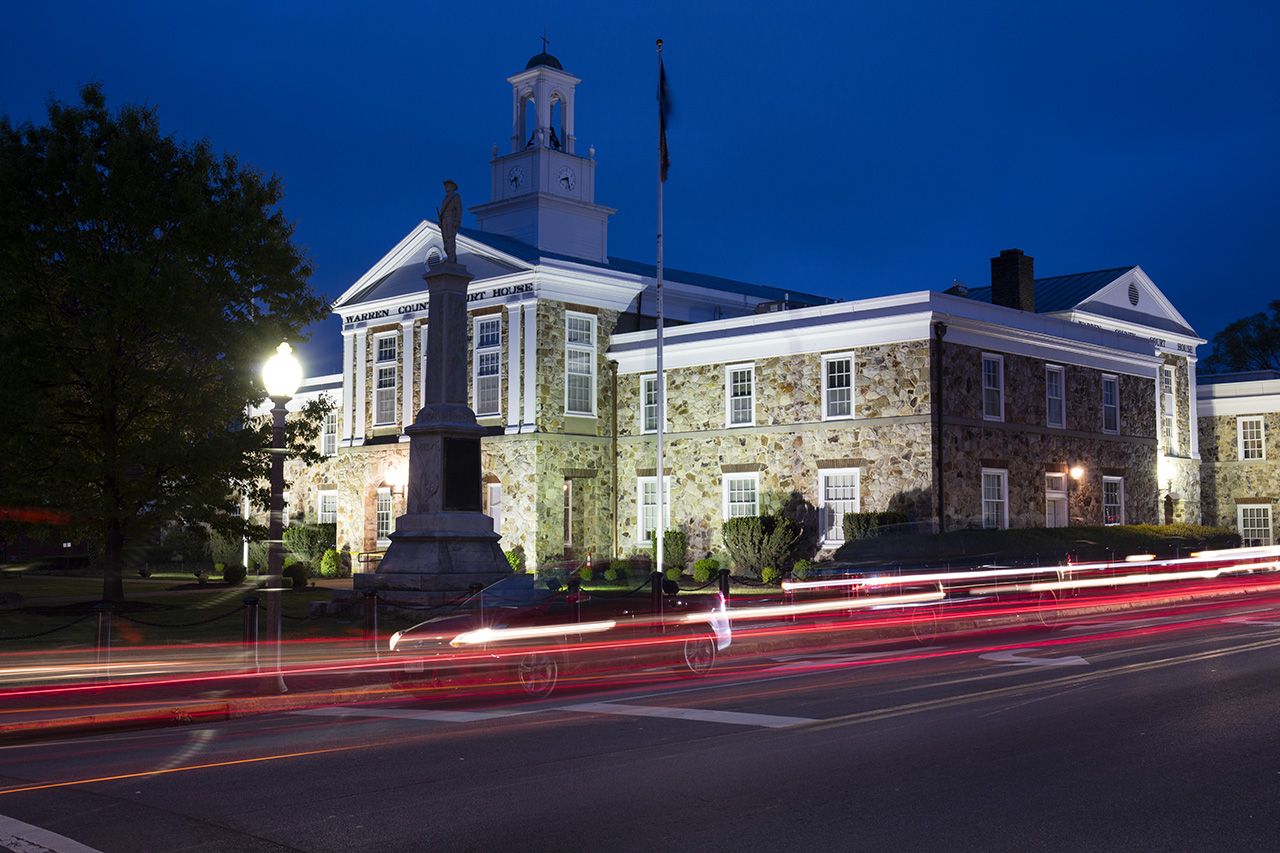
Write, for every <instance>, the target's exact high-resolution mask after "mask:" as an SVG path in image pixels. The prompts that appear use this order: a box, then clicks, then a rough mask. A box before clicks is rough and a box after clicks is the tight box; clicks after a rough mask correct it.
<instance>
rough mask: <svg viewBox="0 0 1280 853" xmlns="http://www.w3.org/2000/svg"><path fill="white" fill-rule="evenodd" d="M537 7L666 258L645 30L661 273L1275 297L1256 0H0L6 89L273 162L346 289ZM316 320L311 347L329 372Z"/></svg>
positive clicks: (529, 50)
mask: <svg viewBox="0 0 1280 853" xmlns="http://www.w3.org/2000/svg"><path fill="white" fill-rule="evenodd" d="M534 10H536V11H534ZM544 31H545V33H546V37H547V39H548V40H549V41H550V44H549V46H548V51H549V52H550V53H552V54H554V55H555V56H556V57H558V58H559V59H560V61H561V63H562V64H563V66H564V68H565V70H566V71H568V72H569V73H570V74H573V75H574V76H576V77H579V78H581V80H582V83H580V84H579V85H578V89H577V116H576V122H577V128H576V129H577V136H578V146H579V147H578V152H579V153H585V152H586V149H587V148H588V147H589V146H595V149H596V159H597V161H598V163H599V166H598V167H597V172H596V176H597V190H596V201H597V203H599V204H604V205H607V206H610V207H615V208H617V209H618V213H617V214H616V215H615V216H614V217H613V219H612V220H611V227H610V229H609V237H610V240H609V252H610V254H611V255H614V256H618V257H624V258H633V259H637V260H645V261H650V262H652V260H653V258H654V253H655V233H656V226H655V220H656V198H657V190H656V173H657V152H656V147H657V146H656V136H657V104H656V100H655V89H656V82H657V54H656V52H655V47H654V41H655V39H657V38H662V39H663V40H664V41H665V45H666V46H665V51H664V57H665V61H666V67H667V75H668V80H669V83H670V86H671V90H672V94H673V97H674V101H675V109H676V112H675V114H674V115H673V117H672V123H671V126H670V130H669V140H670V145H671V158H672V165H671V172H670V177H669V180H668V182H667V184H666V190H665V197H666V204H665V230H666V236H665V261H666V264H667V265H668V266H670V267H675V268H679V269H685V270H693V271H697V272H704V273H710V274H714V275H721V276H726V277H730V278H737V279H741V280H744V281H749V282H753V283H757V284H768V285H773V286H776V287H780V288H784V289H785V288H794V289H795V290H799V291H805V292H811V293H818V294H823V295H830V296H834V297H838V298H842V299H859V298H864V297H873V296H880V295H885V294H889V293H898V292H906V291H913V290H925V289H932V290H941V289H945V288H947V287H949V286H950V285H951V284H952V282H953V280H957V279H958V280H961V281H966V282H968V283H969V284H971V285H975V286H976V285H983V284H989V283H990V262H989V259H990V258H991V257H992V256H993V255H996V254H998V253H999V251H1000V250H1001V249H1007V248H1015V247H1016V248H1020V249H1022V250H1023V251H1025V252H1026V253H1027V254H1029V255H1032V256H1034V257H1035V259H1036V267H1035V268H1036V274H1037V276H1040V277H1044V276H1051V275H1062V274H1067V273H1075V272H1086V271H1090V270H1098V269H1108V268H1112V267H1120V266H1126V265H1131V264H1138V265H1141V266H1142V268H1143V269H1144V270H1146V272H1147V273H1148V274H1149V275H1150V276H1151V277H1152V279H1153V280H1154V281H1155V283H1156V285H1157V286H1158V287H1160V288H1161V289H1162V290H1163V291H1164V293H1165V294H1166V295H1167V296H1168V297H1169V298H1170V299H1171V300H1172V302H1173V303H1174V305H1175V307H1176V308H1177V309H1178V310H1179V311H1180V312H1181V313H1182V315H1183V316H1184V317H1185V318H1186V319H1187V320H1188V321H1189V322H1190V323H1191V325H1192V326H1193V327H1194V328H1195V329H1196V331H1197V332H1198V333H1199V334H1200V335H1201V336H1202V337H1205V338H1212V336H1213V334H1214V333H1215V332H1217V331H1219V330H1220V329H1221V328H1222V327H1223V326H1224V325H1225V324H1226V323H1228V322H1230V321H1231V320H1233V319H1236V318H1238V317H1241V316H1244V315H1247V314H1252V313H1256V312H1258V311H1262V310H1264V308H1265V306H1266V304H1267V302H1269V301H1270V300H1272V299H1276V298H1280V292H1278V290H1280V289H1278V288H1277V287H1276V285H1275V283H1274V281H1275V276H1274V271H1273V270H1272V269H1271V267H1272V266H1274V263H1275V261H1274V257H1273V255H1272V251H1273V249H1274V246H1275V242H1276V240H1277V236H1278V235H1280V205H1278V204H1277V199H1280V157H1278V154H1280V110H1278V109H1277V104H1278V103H1280V96H1278V95H1277V92H1280V71H1278V70H1277V68H1278V66H1277V60H1276V47H1275V39H1276V36H1277V33H1280V3H1275V2H1274V0H1271V2H1256V3H1251V2H1231V0H1227V2H1217V3H1213V4H1210V3H1207V2H1204V3H1191V2H1175V3H1169V2H1167V0H1165V2H1124V0H1118V1H1117V2H1079V0H1076V2H1071V3H1059V4H1051V3H1028V2H1025V0H1018V1H1017V2H984V0H977V1H976V2H969V3H955V2H923V0H920V1H919V2H913V0H899V2H892V3H890V2H865V3H848V2H840V3H831V4H825V3H813V2H789V3H777V2H767V3H765V2H758V0H739V2H733V3H728V2H722V3H714V4H713V3H698V2H691V0H683V2H666V0H654V2H646V3H643V4H640V3H636V4H630V3H617V4H608V3H599V2H593V3H586V2H578V3H542V4H538V3H528V2H522V3H516V2H493V3H484V2H473V3H465V2H459V3H432V2H414V3H407V2H385V3H383V2H378V3H369V4H358V5H357V4H354V3H351V4H348V3H326V2H323V0H309V1H308V2H305V3H303V2H268V1H267V0H260V2H222V3H213V4H197V3H190V4H188V3H172V2H164V3H137V2H127V1H126V2H118V3H99V2H92V3H90V2H56V0H51V2H43V3H23V4H16V3H8V4H6V5H5V9H4V11H3V12H2V13H0V109H3V110H4V111H5V112H6V113H7V114H8V115H9V117H10V119H11V120H12V121H13V122H14V123H15V124H16V123H21V122H23V121H26V120H33V121H35V122H36V123H37V124H41V123H44V122H45V120H46V113H45V101H46V99H47V98H48V96H49V95H50V94H52V95H53V96H55V97H57V98H59V99H61V100H64V101H71V102H75V101H77V100H78V90H79V87H80V86H81V85H82V84H83V83H85V82H88V81H90V80H94V79H96V80H99V81H101V83H102V85H103V88H104V91H105V93H106V96H107V100H108V104H109V105H111V106H113V107H114V106H118V105H120V104H121V103H124V102H140V103H146V104H149V105H151V106H154V107H157V108H158V112H159V118H160V123H161V126H162V128H163V129H164V130H165V131H166V132H168V133H172V134H174V135H175V136H177V137H179V138H182V139H189V140H194V139H199V138H202V137H208V138H209V139H210V140H211V141H212V143H213V145H214V147H215V148H216V149H221V150H226V151H229V152H235V153H237V154H238V155H239V157H240V158H241V161H242V162H244V163H248V164H251V165H253V166H255V167H257V168H259V169H262V170H264V171H267V172H274V173H277V174H279V175H281V176H282V178H283V179H284V182H285V185H286V193H287V194H286V197H285V201H284V211H285V214H286V215H287V216H288V217H289V218H290V219H292V220H294V221H296V223H297V234H296V238H297V241H298V242H299V244H300V245H302V246H305V247H307V248H308V250H309V252H310V254H311V256H312V258H313V261H314V265H315V269H316V272H315V276H314V282H313V283H314V285H315V287H316V289H317V290H318V291H320V292H323V293H326V294H327V295H328V296H329V297H330V298H336V297H337V296H338V295H340V294H341V293H342V292H343V291H344V290H345V289H346V288H347V287H349V286H350V285H351V284H352V283H353V282H354V281H355V280H356V279H357V278H358V277H359V276H360V275H361V274H363V273H364V272H365V271H366V270H367V269H368V268H369V267H370V266H372V265H373V264H374V263H375V262H377V261H378V260H379V259H380V258H381V257H382V256H383V254H385V253H386V251H388V250H389V249H390V248H391V247H392V246H394V245H395V244H396V243H397V242H398V241H399V240H400V239H401V238H402V237H403V236H404V235H405V234H407V233H408V232H409V231H410V230H411V229H412V228H414V226H416V225H417V223H418V222H420V221H421V220H422V219H424V218H433V217H434V211H435V205H436V204H437V203H438V202H439V200H440V197H441V196H442V194H443V191H442V189H441V181H442V180H444V179H445V178H452V179H453V180H455V181H457V182H458V184H459V185H460V188H461V189H460V191H461V193H462V196H463V200H464V202H465V203H466V204H467V205H475V204H480V203H482V202H486V201H488V200H489V191H488V188H489V163H488V161H489V159H490V156H491V154H490V152H491V148H492V146H493V145H494V144H497V145H499V146H500V147H501V151H502V152H503V153H506V152H507V151H508V150H509V148H508V145H509V142H508V136H509V133H510V126H511V125H510V122H511V88H510V85H509V84H508V83H507V80H506V78H507V77H509V76H511V75H513V74H515V73H517V72H519V71H521V70H523V69H524V66H525V63H526V62H527V61H528V59H529V58H530V57H531V56H533V55H534V54H537V53H539V52H541V50H542V38H541V37H542V35H543V33H544ZM464 224H465V225H474V224H475V218H474V216H472V215H470V214H467V216H466V217H465V219H464ZM316 332H317V334H316V337H315V338H314V339H313V342H312V344H311V345H308V346H307V347H306V348H305V349H304V353H305V367H306V370H307V372H308V373H309V374H313V375H314V374H319V373H328V372H333V371H336V370H337V368H338V362H339V355H340V353H341V349H342V346H341V336H340V335H339V334H338V324H337V322H336V321H331V322H329V323H326V324H323V325H321V326H318V327H316ZM1205 349H1207V348H1205ZM1204 352H1205V350H1202V354H1204Z"/></svg>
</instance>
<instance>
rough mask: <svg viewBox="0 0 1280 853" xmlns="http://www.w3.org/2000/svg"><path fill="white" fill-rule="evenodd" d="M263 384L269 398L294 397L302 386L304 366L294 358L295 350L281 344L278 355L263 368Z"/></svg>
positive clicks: (268, 360)
mask: <svg viewBox="0 0 1280 853" xmlns="http://www.w3.org/2000/svg"><path fill="white" fill-rule="evenodd" d="M262 384H263V385H265V386H267V396H269V397H292V396H293V395H294V394H295V393H296V392H297V390H298V386H299V385H301V384H302V365H301V364H299V363H298V360H297V359H296V358H294V357H293V348H292V347H290V346H289V345H288V344H280V346H279V348H277V349H276V354H275V355H273V356H271V358H269V359H267V363H266V364H264V365H263V366H262Z"/></svg>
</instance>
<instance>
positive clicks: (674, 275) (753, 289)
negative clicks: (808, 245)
mask: <svg viewBox="0 0 1280 853" xmlns="http://www.w3.org/2000/svg"><path fill="white" fill-rule="evenodd" d="M458 233H459V234H461V235H463V236H465V237H467V238H468V239H471V240H474V241H476V242H477V243H482V244H484V245H486V246H488V247H490V248H492V249H496V250H497V251H499V252H503V253H505V254H508V255H511V256H512V257H514V258H518V259H520V260H522V261H525V262H526V263H530V264H536V263H538V262H539V261H542V260H556V261H567V262H569V263H574V264H583V265H585V266H591V267H599V268H601V269H607V270H612V271H613V272H619V273H624V274H627V275H638V276H643V277H645V278H656V277H657V275H658V267H657V265H656V264H649V263H644V262H641V261H631V260H627V259H625V258H613V257H611V258H609V262H608V263H600V262H598V261H591V260H586V259H584V258H575V257H573V256H572V255H561V254H557V253H555V252H543V251H541V250H539V249H538V247H536V246H533V245H531V244H529V243H526V242H524V241H523V240H517V239H516V238H515V237H508V236H506V235H503V234H490V233H488V232H486V231H480V230H478V229H476V228H465V227H464V228H459V229H458ZM662 278H663V281H674V282H679V283H680V284H687V285H691V286H693V287H705V288H707V289H709V290H720V291H725V292H728V293H737V294H740V295H742V296H749V297H753V298H756V299H763V300H765V301H770V302H771V301H775V300H781V299H789V300H790V301H791V302H795V303H803V304H805V305H826V304H828V303H830V302H834V301H835V300H833V299H831V298H830V297H827V296H817V295H815V294H812V293H802V292H800V291H798V290H791V289H788V288H779V287H769V286H766V285H761V284H751V283H749V282H745V281H736V280H734V279H730V278H720V277H719V276H714V275H706V274H704V273H696V272H688V271H687V270H679V269H673V268H671V267H667V266H664V267H663V268H662Z"/></svg>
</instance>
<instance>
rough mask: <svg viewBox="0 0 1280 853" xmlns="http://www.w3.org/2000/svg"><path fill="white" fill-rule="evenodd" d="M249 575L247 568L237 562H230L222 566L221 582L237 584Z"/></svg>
mask: <svg viewBox="0 0 1280 853" xmlns="http://www.w3.org/2000/svg"><path fill="white" fill-rule="evenodd" d="M248 576H249V570H248V569H246V568H245V567H244V566H242V565H240V564H239V563H231V564H229V565H226V566H223V568H222V582H223V583H225V584H229V585H231V586H239V585H240V584H242V583H244V579H245V578H246V577H248Z"/></svg>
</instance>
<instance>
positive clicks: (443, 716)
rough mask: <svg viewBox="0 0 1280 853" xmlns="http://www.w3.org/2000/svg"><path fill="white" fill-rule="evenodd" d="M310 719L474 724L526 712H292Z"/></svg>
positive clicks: (340, 709) (334, 709) (343, 709)
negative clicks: (341, 718)
mask: <svg viewBox="0 0 1280 853" xmlns="http://www.w3.org/2000/svg"><path fill="white" fill-rule="evenodd" d="M292 713H294V714H307V715H309V716H312V717H385V718H388V719H393V720H437V721H439V722H442V723H476V722H483V721H484V720H500V719H505V718H507V717H515V716H518V715H520V714H527V713H530V712H528V711H497V712H494V711H412V710H409V709H408V708H349V707H341V706H335V707H329V708H306V709H303V710H301V711H293V712H292Z"/></svg>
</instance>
